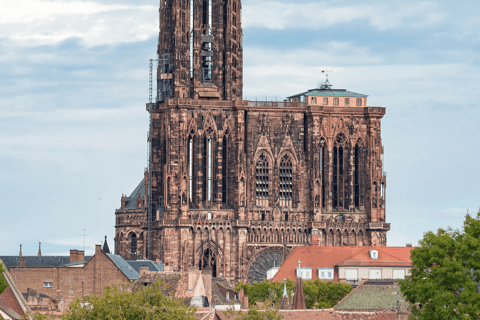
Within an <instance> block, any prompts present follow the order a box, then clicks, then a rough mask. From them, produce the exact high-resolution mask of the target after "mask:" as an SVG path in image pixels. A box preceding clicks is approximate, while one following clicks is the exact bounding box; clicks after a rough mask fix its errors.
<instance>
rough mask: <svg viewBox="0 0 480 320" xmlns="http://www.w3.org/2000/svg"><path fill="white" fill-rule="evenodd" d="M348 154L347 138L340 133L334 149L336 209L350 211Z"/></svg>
mask: <svg viewBox="0 0 480 320" xmlns="http://www.w3.org/2000/svg"><path fill="white" fill-rule="evenodd" d="M348 154H349V150H348V145H347V138H346V137H345V135H344V134H343V133H340V134H338V135H337V138H336V139H335V144H334V147H333V179H332V193H333V208H334V209H348V206H349V183H348V182H349V179H348V167H349V166H348V164H349V158H348Z"/></svg>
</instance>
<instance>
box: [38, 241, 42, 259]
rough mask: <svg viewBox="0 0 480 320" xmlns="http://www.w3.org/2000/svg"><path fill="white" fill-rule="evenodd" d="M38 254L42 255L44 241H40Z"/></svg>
mask: <svg viewBox="0 0 480 320" xmlns="http://www.w3.org/2000/svg"><path fill="white" fill-rule="evenodd" d="M38 256H39V257H41V256H42V243H41V242H40V241H39V242H38Z"/></svg>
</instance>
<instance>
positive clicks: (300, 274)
mask: <svg viewBox="0 0 480 320" xmlns="http://www.w3.org/2000/svg"><path fill="white" fill-rule="evenodd" d="M296 269H297V278H302V280H312V268H309V267H300V268H296Z"/></svg>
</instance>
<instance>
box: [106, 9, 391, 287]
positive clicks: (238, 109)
mask: <svg viewBox="0 0 480 320" xmlns="http://www.w3.org/2000/svg"><path fill="white" fill-rule="evenodd" d="M162 3H163V2H162ZM188 3H190V4H188ZM208 3H209V2H208V1H203V2H200V1H197V0H192V1H191V2H188V1H187V2H183V1H182V2H177V1H166V2H165V4H163V5H162V6H161V8H160V21H161V22H160V25H161V32H160V41H159V47H158V54H159V57H160V66H159V69H158V77H157V78H158V79H157V83H158V94H157V99H156V102H154V103H152V104H147V111H149V114H150V131H149V136H148V140H149V167H148V169H147V170H146V171H145V177H144V179H143V181H142V183H141V184H140V185H139V186H138V187H137V189H135V191H134V192H133V193H132V195H131V196H129V197H125V196H122V206H121V208H120V209H118V210H117V211H116V213H115V214H116V225H115V226H116V237H115V253H116V254H118V255H121V256H122V257H124V258H125V259H132V258H136V257H137V256H141V257H146V258H150V259H160V260H161V261H162V262H164V263H165V270H166V271H168V270H169V271H177V272H181V271H186V270H188V268H189V267H192V266H196V267H200V269H205V268H211V269H212V272H213V276H214V277H219V276H223V277H226V278H227V279H229V280H230V281H232V282H233V283H235V282H237V281H240V280H248V281H253V280H262V279H263V278H265V277H266V272H267V270H268V269H269V268H271V267H273V266H278V265H279V264H280V263H281V262H282V261H283V260H284V259H285V257H286V256H287V255H288V254H289V253H290V252H291V250H293V248H295V247H296V246H300V245H307V244H308V245H310V244H313V245H334V246H344V245H359V246H362V245H373V246H385V245H386V232H387V231H388V230H389V229H390V225H389V224H388V223H385V222H386V221H385V187H386V175H385V173H384V172H383V169H382V168H383V163H382V155H383V146H382V143H381V135H380V133H381V119H382V117H383V116H384V114H385V108H381V107H368V106H367V96H366V95H362V94H358V93H354V92H350V91H346V90H340V89H331V86H330V84H329V83H328V81H327V82H326V83H325V84H324V85H323V86H322V88H320V89H314V90H309V91H307V92H304V93H301V94H298V95H295V96H292V97H290V98H289V99H287V100H286V101H285V102H267V101H265V102H259V101H244V100H241V97H242V80H241V78H242V47H241V40H239V39H241V30H242V29H241V21H240V15H239V11H240V8H241V3H240V1H239V0H238V1H237V0H233V1H232V0H230V1H226V0H213V1H212V5H211V6H208V5H206V4H208ZM191 7H193V8H194V9H195V10H194V11H195V13H194V15H193V18H194V19H193V21H194V24H193V25H194V28H193V30H191V31H190V32H187V34H186V35H187V36H188V37H189V36H190V34H193V35H194V36H193V38H192V39H193V41H192V42H191V44H190V46H188V45H187V42H185V39H184V37H183V35H185V31H186V30H187V31H188V30H189V28H190V27H189V26H190V22H189V21H188V23H187V22H185V21H186V20H185V19H183V17H188V16H190V8H191ZM234 7H235V9H234ZM205 8H207V9H208V8H213V9H212V10H207V9H205ZM202 10H207V11H206V12H205V11H202ZM199 12H202V15H201V19H203V20H202V21H203V22H204V23H200V24H199V22H198V21H200V20H201V19H200V16H199ZM210 12H211V16H212V17H211V18H209V17H210ZM205 15H206V16H207V18H208V19H207V20H205ZM199 19H200V20H199ZM205 21H213V22H212V24H213V26H212V27H210V25H209V24H208V23H205ZM200 35H201V37H200ZM234 35H235V36H234ZM173 39H175V41H173ZM202 41H203V42H202ZM188 48H193V49H191V50H190V51H189V49H188ZM190 52H192V55H190ZM191 57H193V59H190V58H191ZM206 58H208V59H206ZM190 61H191V62H190ZM189 66H190V68H189ZM234 66H235V67H234ZM205 72H207V73H208V75H210V76H209V77H207V78H205V77H204V76H203V75H204V74H205ZM209 72H210V73H209ZM201 75H202V76H201Z"/></svg>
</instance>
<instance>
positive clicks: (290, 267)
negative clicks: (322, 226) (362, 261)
mask: <svg viewBox="0 0 480 320" xmlns="http://www.w3.org/2000/svg"><path fill="white" fill-rule="evenodd" d="M363 248H364V247H353V246H345V247H330V246H328V247H327V246H301V247H296V248H295V249H294V250H293V252H292V253H291V254H290V255H289V256H288V258H287V259H286V260H285V261H284V262H283V263H282V265H281V266H280V269H279V270H278V272H277V274H275V276H274V277H273V278H272V281H283V279H286V278H289V279H290V280H295V279H296V278H297V277H296V275H295V268H297V267H298V260H300V262H301V266H302V267H311V268H312V279H313V280H315V279H317V278H318V274H317V272H316V268H333V267H334V266H335V265H336V264H337V262H339V261H342V260H344V259H346V258H348V257H350V256H352V255H353V254H355V253H356V252H358V251H360V250H362V249H363Z"/></svg>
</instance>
